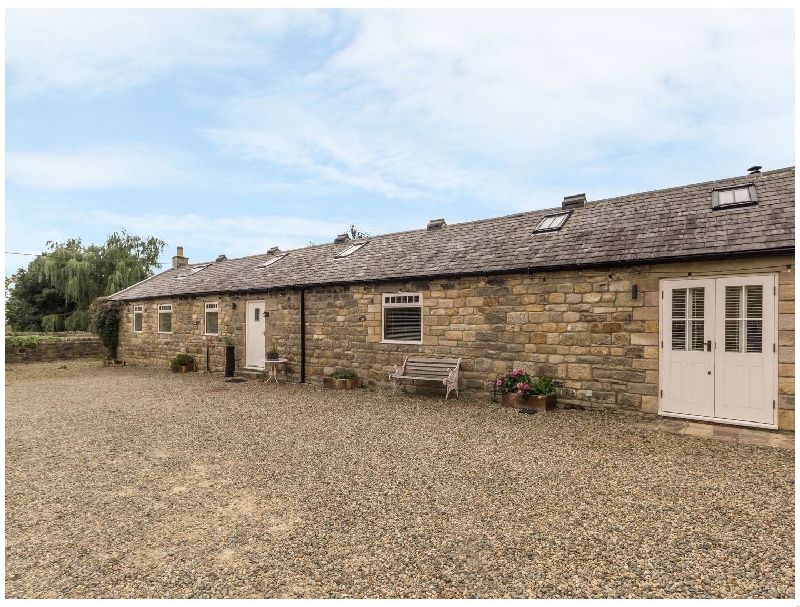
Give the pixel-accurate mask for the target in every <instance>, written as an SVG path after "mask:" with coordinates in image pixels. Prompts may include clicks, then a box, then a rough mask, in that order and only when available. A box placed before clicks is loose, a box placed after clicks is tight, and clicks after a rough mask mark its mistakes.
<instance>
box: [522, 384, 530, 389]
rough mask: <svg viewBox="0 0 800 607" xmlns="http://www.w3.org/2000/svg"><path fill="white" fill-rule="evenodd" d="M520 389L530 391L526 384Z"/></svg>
mask: <svg viewBox="0 0 800 607" xmlns="http://www.w3.org/2000/svg"><path fill="white" fill-rule="evenodd" d="M522 389H523V390H530V389H531V387H530V386H529V385H528V384H525V385H524V386H522Z"/></svg>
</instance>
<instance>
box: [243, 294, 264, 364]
mask: <svg viewBox="0 0 800 607" xmlns="http://www.w3.org/2000/svg"><path fill="white" fill-rule="evenodd" d="M245 327H246V330H245V346H246V348H245V361H244V366H245V367H247V368H249V369H262V370H263V369H264V345H265V341H264V302H263V301H248V302H247V322H246V323H245Z"/></svg>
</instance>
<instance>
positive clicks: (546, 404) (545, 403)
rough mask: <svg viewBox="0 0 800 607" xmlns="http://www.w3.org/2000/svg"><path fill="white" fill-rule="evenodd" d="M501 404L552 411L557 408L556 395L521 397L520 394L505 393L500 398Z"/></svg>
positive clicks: (516, 407) (517, 407)
mask: <svg viewBox="0 0 800 607" xmlns="http://www.w3.org/2000/svg"><path fill="white" fill-rule="evenodd" d="M500 404H501V405H503V406H504V407H514V408H515V409H533V410H534V411H552V410H553V409H555V408H556V395H555V394H551V395H550V396H529V397H528V398H521V397H520V396H519V394H510V393H508V392H506V393H504V394H503V396H502V398H501V399H500Z"/></svg>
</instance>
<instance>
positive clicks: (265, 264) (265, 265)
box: [256, 253, 288, 270]
mask: <svg viewBox="0 0 800 607" xmlns="http://www.w3.org/2000/svg"><path fill="white" fill-rule="evenodd" d="M287 255H288V253H279V254H278V255H276V256H275V257H273V258H272V259H268V260H267V261H265V262H263V263H260V264H258V265H257V266H256V270H261V269H263V268H268V267H269V266H271V265H272V264H273V263H277V262H279V261H280V260H281V259H283V258H284V257H286V256H287Z"/></svg>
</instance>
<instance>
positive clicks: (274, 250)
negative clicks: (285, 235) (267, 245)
mask: <svg viewBox="0 0 800 607" xmlns="http://www.w3.org/2000/svg"><path fill="white" fill-rule="evenodd" d="M280 252H281V250H280V248H279V247H272V248H271V249H267V255H277V254H278V253H280Z"/></svg>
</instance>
